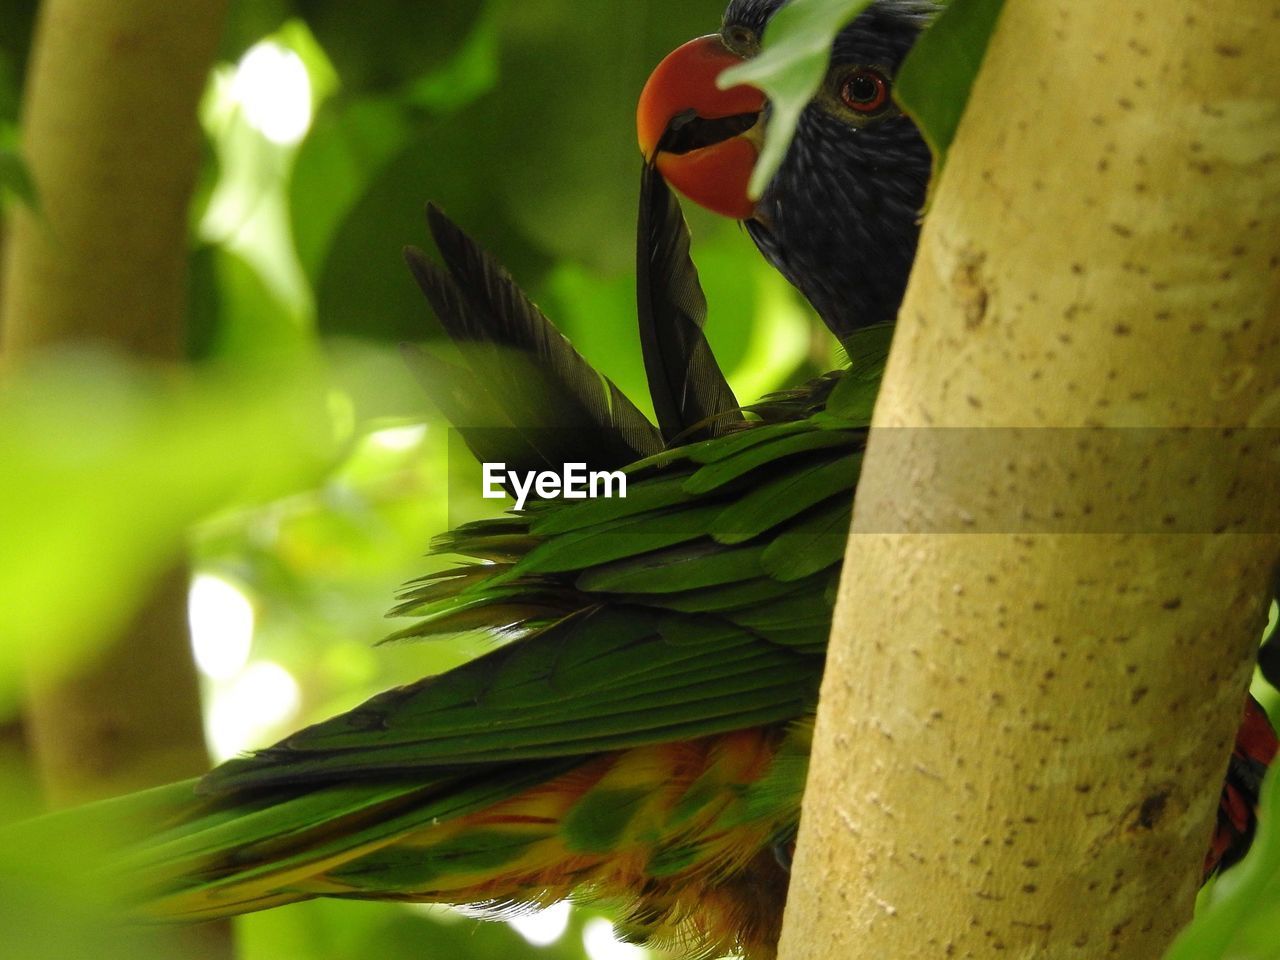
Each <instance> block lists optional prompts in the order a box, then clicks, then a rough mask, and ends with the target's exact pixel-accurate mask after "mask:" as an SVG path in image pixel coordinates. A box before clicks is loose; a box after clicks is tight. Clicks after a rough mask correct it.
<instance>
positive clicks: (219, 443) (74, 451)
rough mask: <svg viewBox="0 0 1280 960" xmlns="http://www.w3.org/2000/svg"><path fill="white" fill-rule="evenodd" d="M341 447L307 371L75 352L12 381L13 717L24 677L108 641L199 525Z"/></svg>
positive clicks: (294, 477)
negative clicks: (160, 362)
mask: <svg viewBox="0 0 1280 960" xmlns="http://www.w3.org/2000/svg"><path fill="white" fill-rule="evenodd" d="M335 452H336V445H335V438H334V433H333V428H332V425H331V422H330V419H329V415H328V408H327V394H326V389H325V380H324V378H323V377H321V376H320V375H319V374H318V372H317V371H315V370H313V369H309V368H308V367H307V366H305V365H301V364H298V363H296V362H295V363H293V364H291V365H290V366H288V367H276V368H274V369H266V368H259V369H254V370H243V371H237V373H236V374H235V375H230V374H228V373H226V372H225V371H222V372H219V373H213V372H207V373H204V374H201V375H198V376H174V375H172V374H164V373H162V372H160V371H155V370H147V369H142V368H139V367H135V366H130V365H128V364H126V363H124V362H122V361H121V360H120V359H118V358H114V357H111V356H108V355H103V354H100V353H90V352H78V353H73V352H68V353H65V354H60V355H58V356H53V357H47V358H44V359H43V360H41V361H39V362H33V363H29V364H28V365H26V366H24V367H23V368H22V369H21V370H19V371H17V372H16V373H13V374H12V375H10V376H9V378H8V379H7V380H5V381H3V382H0V462H3V463H4V465H5V469H4V471H3V473H2V474H0V609H3V610H5V617H4V622H3V625H2V626H0V714H3V713H5V712H7V711H8V709H11V708H12V705H13V702H14V697H15V696H16V695H17V692H18V687H19V685H20V684H19V680H20V677H21V676H22V673H23V671H24V670H27V669H34V670H37V671H44V670H52V671H56V670H58V669H60V668H62V667H64V666H65V665H66V664H68V663H70V662H72V661H73V660H74V659H75V658H77V657H78V656H81V655H83V653H84V652H85V651H87V650H89V649H92V647H93V645H94V644H96V643H98V642H101V641H102V640H104V639H105V638H107V637H109V636H111V635H112V633H113V631H114V630H115V629H117V628H118V627H119V626H120V625H121V624H122V623H123V622H124V620H125V619H126V617H127V616H128V615H129V614H130V613H131V611H132V607H133V604H134V602H135V600H136V599H137V598H138V597H139V595H140V593H141V592H142V591H143V590H144V589H145V588H146V585H147V583H148V581H149V578H150V577H151V576H153V575H154V574H156V573H158V572H159V571H160V570H162V569H163V568H164V567H165V565H166V564H167V563H169V562H171V560H172V558H173V556H174V554H175V553H177V552H178V551H179V549H180V548H181V546H182V543H183V539H184V536H185V534H186V530H187V528H188V527H189V526H190V525H191V524H192V523H193V522H194V521H196V520H198V519H200V518H201V517H204V516H207V515H208V514H210V513H212V512H214V511H216V510H219V509H222V508H224V507H226V506H229V505H231V504H234V503H241V502H251V501H254V500H261V499H265V498H268V497H273V496H279V495H281V494H283V493H286V492H289V491H291V490H295V489H298V488H299V487H302V486H305V485H307V484H309V483H311V482H314V480H315V479H316V478H317V477H318V476H319V475H321V473H322V471H323V470H324V468H325V467H326V466H327V465H328V464H329V463H330V462H331V460H332V458H333V456H334V454H335Z"/></svg>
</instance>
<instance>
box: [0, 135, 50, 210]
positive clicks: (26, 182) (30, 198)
mask: <svg viewBox="0 0 1280 960" xmlns="http://www.w3.org/2000/svg"><path fill="white" fill-rule="evenodd" d="M11 199H13V200H17V201H18V202H19V203H21V204H24V205H25V206H26V207H27V208H28V209H29V210H31V212H32V213H37V214H38V213H39V212H40V199H39V197H38V196H37V195H36V185H35V182H34V181H33V180H32V179H31V173H30V171H29V170H27V165H26V162H25V161H24V160H23V159H22V156H21V155H20V154H19V153H18V151H17V150H11V149H9V148H7V147H3V146H0V210H3V209H4V208H5V207H6V206H8V205H9V201H10V200H11Z"/></svg>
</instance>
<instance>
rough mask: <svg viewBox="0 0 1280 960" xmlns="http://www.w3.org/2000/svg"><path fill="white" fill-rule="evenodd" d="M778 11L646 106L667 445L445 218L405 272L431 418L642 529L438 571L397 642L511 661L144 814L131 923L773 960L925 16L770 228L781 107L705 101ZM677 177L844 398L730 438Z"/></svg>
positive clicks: (588, 528)
mask: <svg viewBox="0 0 1280 960" xmlns="http://www.w3.org/2000/svg"><path fill="white" fill-rule="evenodd" d="M780 6H781V2H780V0H734V2H733V3H731V4H730V6H729V8H728V11H727V13H726V16H725V21H724V25H723V29H722V30H721V32H720V33H719V34H716V35H713V36H711V37H706V38H702V39H700V40H697V41H693V42H692V43H691V44H687V45H686V46H685V47H682V48H681V49H680V50H678V51H676V52H675V53H674V54H672V55H671V56H670V57H669V58H668V59H667V60H665V61H664V62H663V63H662V64H661V65H660V66H659V68H658V70H657V71H656V72H655V74H654V77H653V78H652V79H651V81H650V83H649V85H648V86H647V87H646V90H645V92H644V94H643V97H642V101H641V108H640V137H641V143H642V147H643V149H644V152H645V154H646V158H647V160H648V161H650V163H649V164H648V165H646V170H645V177H644V181H643V188H642V196H641V211H640V230H639V256H638V275H639V276H638V287H639V314H640V322H641V333H642V343H643V347H644V353H645V361H646V367H647V370H648V374H649V385H650V390H651V393H652V395H653V401H654V408H655V410H656V412H657V415H658V421H659V423H658V426H657V427H655V426H654V425H652V424H651V423H650V422H649V421H648V420H647V419H646V418H645V417H644V416H643V415H642V414H641V413H640V412H639V411H638V410H637V409H636V408H635V407H634V406H633V405H632V404H631V403H630V402H629V401H628V400H627V399H626V397H624V396H623V395H622V393H621V392H620V391H619V390H618V389H617V388H616V387H615V386H614V385H613V384H612V383H610V382H609V381H608V380H607V379H605V378H603V377H601V376H599V375H598V374H596V373H595V372H594V371H592V370H591V369H590V368H589V367H588V366H587V364H586V363H585V361H583V360H582V358H581V357H580V356H579V355H578V354H577V353H575V352H574V350H573V349H572V347H571V346H570V345H569V344H568V342H567V341H565V340H564V338H563V337H561V336H560V335H559V334H558V333H557V332H556V331H555V330H554V328H553V327H552V326H551V325H550V323H549V322H548V321H547V320H546V318H545V317H543V315H542V314H541V313H540V312H539V311H538V309H537V308H536V307H535V306H534V305H533V304H532V303H531V302H530V301H529V300H528V299H527V298H526V297H525V296H524V295H523V294H522V293H521V292H520V290H519V289H518V288H517V287H516V286H515V284H514V282H513V281H512V279H511V278H510V277H509V276H508V275H507V274H506V273H505V272H504V271H503V270H502V269H501V268H500V267H499V266H498V265H497V264H496V263H494V262H493V261H492V260H491V259H490V258H489V257H488V256H487V255H486V254H485V253H484V252H483V251H482V250H481V249H480V248H479V247H478V246H477V245H476V244H474V243H473V242H472V241H471V240H470V239H469V238H468V237H467V236H466V235H465V234H463V233H462V232H461V231H460V230H459V229H458V228H457V227H456V226H454V225H453V224H452V223H451V222H450V221H448V220H447V219H446V218H445V217H444V216H443V215H442V214H440V213H439V212H438V211H436V210H434V209H432V210H430V211H429V223H430V227H431V231H432V233H433V236H434V238H435V241H436V244H437V247H438V248H439V251H440V254H441V258H442V260H443V267H442V266H439V265H437V264H436V263H434V262H433V261H432V260H430V259H429V258H427V257H426V256H425V255H423V254H421V253H418V252H416V251H410V252H409V254H408V259H409V264H410V267H411V268H412V271H413V273H414V276H415V278H416V279H417V281H418V283H419V284H420V286H421V287H422V289H423V291H424V292H425V294H426V296H427V298H428V299H429V300H430V302H431V304H432V306H433V308H434V310H435V312H436V313H437V315H438V317H439V319H440V321H441V323H442V325H443V326H444V328H445V330H446V331H447V332H448V334H449V335H450V337H451V338H452V339H453V340H454V341H455V343H456V344H457V345H458V347H459V353H460V355H461V357H462V365H458V364H457V363H455V362H446V361H443V360H440V359H438V358H435V357H432V356H431V355H429V354H425V353H415V354H413V355H412V357H411V361H412V362H413V363H414V364H415V366H416V367H417V368H418V369H419V371H420V372H421V375H422V380H423V382H424V385H426V387H427V389H428V390H429V391H430V392H431V393H432V394H433V395H434V396H435V398H436V400H437V402H438V403H439V405H440V406H441V407H442V409H443V410H444V412H445V413H446V415H448V416H449V417H450V419H451V420H452V421H453V422H454V423H455V425H456V426H457V427H458V428H459V430H460V431H461V432H462V434H463V436H464V437H465V438H466V439H467V441H468V443H469V444H470V445H471V447H472V449H473V450H474V451H475V452H476V454H477V455H478V456H479V457H480V458H481V459H483V460H487V461H502V462H504V463H505V464H507V466H508V467H509V468H510V469H512V470H517V471H527V470H535V469H541V470H553V471H559V470H560V469H561V468H562V467H563V466H564V464H566V463H579V462H580V463H584V464H587V465H589V467H590V468H591V469H592V470H599V471H614V470H620V471H623V472H624V473H625V476H626V478H627V481H628V489H627V496H626V497H625V498H613V499H594V500H587V501H583V502H576V501H563V500H539V499H533V500H531V501H530V502H529V503H528V504H527V506H526V508H525V509H524V510H522V511H519V512H517V513H515V514H514V515H510V516H505V517H502V518H500V519H491V520H484V521H479V522H476V523H471V524H467V525H465V526H463V527H460V528H458V529H455V530H453V531H451V532H449V533H447V534H445V535H444V536H443V537H441V538H439V540H438V541H437V542H436V544H435V549H436V550H437V551H438V552H441V553H448V554H456V555H458V556H460V557H462V558H465V560H463V561H461V562H459V563H458V564H457V565H455V566H453V567H451V568H449V569H447V570H445V571H443V572H440V573H435V574H431V575H429V576H427V577H424V578H422V579H421V580H419V581H416V582H414V583H412V584H410V585H409V587H408V588H407V591H406V594H405V596H404V598H403V602H402V604H401V606H400V607H399V608H398V611H397V612H398V613H400V614H402V615H404V616H406V617H412V618H414V620H413V623H412V625H410V626H408V627H407V628H405V629H404V630H402V631H401V633H400V635H401V636H408V637H412V636H434V635H440V634H447V633H451V632H457V631H462V630H475V629H477V628H485V629H488V630H490V631H491V632H492V633H493V634H494V636H495V637H497V638H499V639H501V640H502V641H503V643H502V645H501V646H500V647H498V648H497V649H495V650H493V651H492V652H490V653H488V654H487V655H485V656H482V657H480V658H478V659H476V660H474V661H472V662H470V663H468V664H465V665H463V666H462V667H459V668H457V669H455V670H453V671H450V672H449V673H446V674H444V675H441V676H437V677H431V678H428V679H425V680H422V681H420V682H418V683H414V684H411V685H408V686H405V687H401V688H397V689H394V690H389V691H387V692H385V693H383V694H381V695H379V696H377V697H374V698H373V699H372V700H370V701H368V702H366V703H364V704H363V705H361V706H359V707H357V708H356V709H354V710H351V711H349V712H347V713H345V714H342V715H340V716H337V717H334V718H332V719H330V720H327V721H324V722H322V723H319V724H316V725H314V726H311V727H308V728H306V729H304V730H301V731H299V732H298V733H296V734H294V735H292V736H290V737H288V738H287V739H285V740H283V741H282V742H280V743H278V744H276V745H275V746H272V747H269V748H267V749H265V750H261V751H258V752H257V753H255V754H253V755H251V756H248V757H244V758H241V759H236V760H232V761H230V762H228V763H225V764H223V765H222V766H220V767H218V768H216V769H215V770H213V771H212V772H211V773H209V774H208V775H207V776H206V777H204V778H203V779H202V780H200V781H199V782H198V783H196V784H195V785H194V788H193V786H192V784H189V783H188V784H178V785H174V786H172V787H167V788H162V789H161V790H159V791H154V792H152V794H151V797H150V799H151V802H152V807H151V808H152V809H153V810H155V811H156V813H155V816H154V818H153V819H152V821H151V822H152V824H153V825H154V832H153V834H152V835H151V836H150V837H149V839H148V843H147V844H146V845H145V847H144V848H142V849H139V850H137V851H133V852H132V853H130V854H129V856H128V857H127V859H126V861H125V862H124V863H123V864H122V866H124V867H127V869H128V872H129V874H130V876H131V877H134V878H141V879H140V880H138V882H137V884H136V886H137V887H138V888H139V896H140V900H141V901H142V904H141V906H140V907H139V910H140V912H142V913H144V914H145V915H147V916H150V917H157V918H176V919H187V920H200V919H207V918H213V917H221V916H226V915H230V914H235V913H241V912H245V911H250V910H258V909H263V908H267V907H271V906H275V905H278V904H284V903H289V902H291V901H296V900H301V899H306V898H310V897H317V896H338V897H354V898H368V899H383V900H405V901H427V902H446V903H455V904H468V905H472V906H478V907H481V908H484V907H492V908H495V909H500V908H503V907H507V906H510V905H512V904H547V903H551V902H553V901H556V900H559V899H561V898H564V897H566V896H570V895H578V896H591V897H599V898H604V899H607V900H611V901H614V902H618V903H620V904H622V908H621V916H622V919H621V921H620V922H619V929H620V930H621V932H622V933H623V934H624V935H625V936H627V937H629V938H630V939H633V940H635V941H638V942H665V943H672V944H677V945H681V946H683V947H686V948H687V949H689V950H690V951H691V952H698V953H701V954H704V955H713V954H718V953H726V952H731V951H739V952H741V953H742V954H744V955H745V956H746V957H748V958H751V960H763V958H768V957H772V956H773V954H774V950H775V944H776V942H777V938H778V934H779V929H780V925H781V917H782V908H783V904H784V902H785V897H786V890H787V884H788V867H787V864H788V861H789V854H790V848H791V845H792V843H793V840H794V836H795V832H796V828H797V823H798V820H799V813H800V802H801V796H802V793H803V789H804V780H805V773H806V769H807V763H808V754H809V746H810V734H811V730H812V722H813V716H814V710H815V706H816V700H817V692H818V685H819V681H820V678H821V673H822V667H823V656H824V650H825V646H826V642H827V633H828V630H829V627H830V623H831V615H832V604H833V597H834V591H835V586H836V582H837V580H838V578H839V574H840V567H841V560H842V557H843V552H844V549H845V540H846V531H847V527H848V523H849V517H850V509H851V503H852V499H853V490H854V487H855V485H856V482H857V477H858V470H859V465H860V458H861V455H862V450H863V446H864V441H865V438H866V430H867V426H868V423H869V419H870V415H871V407H872V403H873V401H874V397H875V392H876V388H877V385H878V381H879V375H880V369H881V363H882V361H883V359H884V357H885V355H886V352H887V347H888V330H889V328H888V326H887V324H888V323H889V322H890V321H892V319H893V317H894V314H895V312H896V309H897V305H898V302H899V300H900V298H901V295H902V292H903V289H904V286H905V283H906V277H907V274H908V271H909V269H910V265H911V260H912V257H913V254H914V249H915V243H916V230H917V227H916V218H917V211H918V210H919V209H920V207H921V205H922V202H923V198H924V189H925V185H926V181H927V178H928V174H929V165H930V160H929V154H928V151H927V149H926V147H925V145H924V143H923V142H922V140H921V138H920V136H919V134H918V133H917V131H916V129H915V128H914V126H913V125H912V123H911V122H910V121H909V120H908V119H907V118H906V117H904V116H903V115H901V114H900V113H899V112H898V111H897V109H896V108H895V107H894V105H893V101H892V99H891V96H890V93H891V88H892V82H893V76H894V72H895V70H896V69H897V67H898V66H899V65H900V64H901V62H902V60H903V57H904V56H905V55H906V53H907V51H908V50H909V49H910V47H911V45H912V44H913V42H914V40H915V38H916V37H917V36H918V34H919V32H920V30H921V29H923V27H924V26H925V25H926V23H927V20H928V18H929V16H930V14H931V13H932V12H933V11H934V7H933V5H932V4H930V3H924V2H915V0H880V2H879V3H877V4H875V5H874V6H872V7H871V8H870V9H869V10H867V11H866V12H865V13H863V14H862V15H861V16H860V17H859V18H858V19H857V20H856V21H854V22H853V23H852V24H851V25H849V26H848V27H847V28H846V29H845V30H844V31H843V32H842V33H841V34H840V36H839V38H838V40H837V42H836V45H835V49H834V56H833V60H832V65H831V68H830V71H829V73H828V75H827V78H826V79H825V81H824V84H823V87H822V89H821V90H820V92H819V94H818V95H817V96H816V97H815V99H814V100H813V102H812V103H811V104H810V105H809V107H808V108H807V109H806V111H805V113H804V116H803V117H802V119H801V123H800V127H799V133H798V136H797V139H796V141H795V143H794V145H793V146H792V147H791V150H790V152H789V153H788V155H787V158H786V161H785V162H784V164H783V166H782V168H781V170H780V172H779V173H778V174H777V176H776V177H775V178H774V179H773V181H772V183H771V184H770V186H769V188H768V189H767V191H766V192H765V193H764V195H763V197H762V198H761V200H760V201H759V202H758V203H752V202H750V201H749V200H747V198H746V190H745V184H746V178H747V176H748V175H749V173H750V169H751V166H752V164H753V163H754V160H755V157H756V146H757V145H758V142H759V128H760V125H761V123H762V122H764V121H765V120H767V116H768V111H769V105H768V104H767V103H766V102H765V101H764V99H763V97H762V96H761V95H760V94H759V93H758V92H757V91H755V90H752V89H750V88H743V87H739V88H734V89H732V90H729V91H719V90H718V89H716V87H715V85H714V79H715V77H716V76H717V75H718V74H719V72H720V71H721V69H722V68H723V67H724V66H725V65H727V64H728V63H732V62H736V61H738V60H740V59H742V58H744V57H750V56H752V55H753V54H754V52H755V51H756V50H757V49H758V46H759V42H760V38H761V36H762V35H763V33H764V30H765V28H766V25H767V23H768V21H769V18H770V17H771V16H772V15H773V13H774V12H776V10H777V9H778V7H780ZM659 174H661V176H659ZM663 177H666V178H667V179H668V180H669V181H670V182H671V183H673V184H674V185H676V186H677V187H678V188H679V189H680V190H682V191H683V192H685V193H686V194H688V195H689V196H690V197H691V198H692V199H694V200H697V201H699V202H702V203H704V204H705V205H707V206H710V207H711V208H713V209H716V210H718V211H720V212H722V213H725V214H727V215H729V216H733V217H737V218H739V219H742V220H744V221H745V222H746V224H747V229H748V231H749V232H750V234H751V236H752V237H753V238H754V240H755V241H756V243H757V244H758V245H759V247H760V248H761V250H762V251H763V252H764V254H765V256H766V257H768V258H769V259H770V261H772V262H773V263H774V264H775V265H776V266H777V267H778V268H779V269H780V270H781V271H782V272H783V273H784V274H785V275H786V276H787V277H788V278H789V279H791V280H792V282H793V283H795V285H796V286H797V287H799V289H800V290H801V291H802V292H803V293H804V294H805V296H806V297H807V298H808V299H809V300H810V301H811V302H812V303H813V305H814V306H815V308H816V309H817V310H818V312H819V313H820V315H821V316H822V318H823V320H824V321H825V322H826V324H827V325H828V326H829V327H830V329H831V330H832V332H833V333H834V334H835V335H836V336H837V337H838V338H839V339H840V340H841V341H842V342H843V343H844V345H845V347H846V349H847V350H848V352H849V355H850V357H851V358H852V361H853V362H852V366H851V367H850V368H849V369H847V370H841V371H837V372H834V373H831V374H828V375H826V376H823V377H820V378H818V379H816V380H814V381H811V382H809V383H807V384H804V385H803V386H801V387H798V388H796V389H794V390H791V391H786V392H783V393H779V394H776V395H773V396H770V397H767V398H765V399H764V400H762V401H760V402H759V403H756V404H752V405H750V406H746V407H743V406H741V405H739V403H738V401H737V400H736V399H735V398H734V396H733V393H732V392H731V390H730V389H729V387H728V384H727V383H726V381H725V379H724V377H723V375H722V374H721V372H720V370H719V368H718V367H717V366H716V364H715V361H714V357H712V355H711V352H710V348H709V346H708V345H707V342H706V340H705V339H704V338H703V335H702V331H701V323H702V319H703V316H704V313H705V306H706V305H705V301H704V299H703V297H702V293H701V290H700V288H699V286H698V281H697V277H696V274H695V273H694V270H693V267H692V264H691V262H690V260H689V255H688V251H689V242H688V235H687V231H686V228H685V225H684V221H683V218H682V217H681V215H680V210H679V206H678V204H677V203H676V201H675V199H674V197H673V196H672V195H671V193H670V192H669V191H668V189H667V186H666V183H665V182H664V180H663V179H662V178H663ZM495 426H500V427H501V428H502V429H498V430H495V429H491V428H492V427H495ZM1274 751H1275V737H1274V734H1273V733H1272V731H1271V728H1270V726H1269V724H1268V723H1267V721H1266V719H1265V717H1264V716H1263V715H1262V714H1261V712H1260V708H1258V707H1257V706H1256V704H1253V703H1252V701H1251V702H1250V704H1249V706H1248V708H1247V715H1246V722H1245V725H1244V727H1243V728H1242V734H1241V738H1240V740H1239V741H1238V745H1237V754H1236V758H1235V759H1233V761H1232V767H1231V770H1230V771H1229V773H1228V777H1227V781H1226V786H1225V788H1224V792H1223V802H1222V813H1221V816H1220V823H1219V830H1218V832H1217V834H1216V835H1215V838H1214V839H1213V841H1212V845H1211V846H1212V848H1211V850H1210V852H1209V858H1208V860H1207V863H1206V868H1207V869H1208V870H1212V869H1213V868H1214V867H1215V866H1217V865H1218V864H1219V863H1221V862H1225V861H1227V860H1229V859H1231V858H1234V857H1236V856H1238V855H1239V852H1240V851H1241V850H1242V848H1243V846H1244V845H1245V844H1246V843H1247V839H1248V835H1249V834H1250V832H1251V830H1252V825H1253V816H1254V813H1253V810H1254V804H1255V802H1256V793H1257V781H1258V778H1259V776H1260V774H1261V772H1262V771H1263V770H1265V767H1266V764H1267V763H1268V762H1269V761H1270V760H1271V758H1272V756H1273V754H1274ZM1206 845H1209V838H1206Z"/></svg>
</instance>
